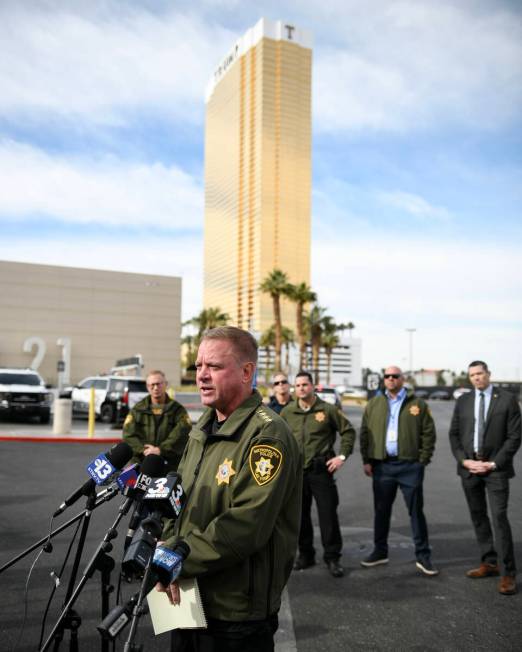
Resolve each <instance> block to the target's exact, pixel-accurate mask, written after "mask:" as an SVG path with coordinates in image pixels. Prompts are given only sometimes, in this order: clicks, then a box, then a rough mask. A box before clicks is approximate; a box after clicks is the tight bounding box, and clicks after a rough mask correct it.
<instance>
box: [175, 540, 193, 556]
mask: <svg viewBox="0 0 522 652" xmlns="http://www.w3.org/2000/svg"><path fill="white" fill-rule="evenodd" d="M174 551H175V552H177V553H178V554H179V555H181V557H183V559H186V558H187V557H188V556H189V554H190V546H189V545H188V543H185V541H179V542H178V543H177V544H176V547H175V548H174Z"/></svg>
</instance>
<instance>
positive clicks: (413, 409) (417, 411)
mask: <svg viewBox="0 0 522 652" xmlns="http://www.w3.org/2000/svg"><path fill="white" fill-rule="evenodd" d="M409 412H410V414H411V415H412V416H413V417H417V416H419V414H420V407H419V406H418V405H412V406H411V408H410V410H409Z"/></svg>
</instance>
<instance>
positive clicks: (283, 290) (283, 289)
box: [259, 269, 290, 369]
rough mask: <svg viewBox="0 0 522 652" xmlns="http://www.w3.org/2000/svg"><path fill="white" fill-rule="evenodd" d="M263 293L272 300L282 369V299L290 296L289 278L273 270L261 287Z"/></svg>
mask: <svg viewBox="0 0 522 652" xmlns="http://www.w3.org/2000/svg"><path fill="white" fill-rule="evenodd" d="M259 289H260V290H261V292H264V293H265V294H269V295H270V296H271V298H272V308H273V311H274V329H275V330H274V335H275V342H274V350H275V361H274V365H275V368H276V369H280V368H281V346H282V329H283V323H282V321H281V297H282V296H288V294H289V291H290V283H289V281H288V276H287V275H286V274H285V272H283V271H281V270H280V269H273V270H272V271H271V272H270V273H269V274H268V276H267V277H266V278H265V279H264V281H263V282H262V283H261V285H260V286H259Z"/></svg>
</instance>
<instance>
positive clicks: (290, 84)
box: [204, 19, 312, 332]
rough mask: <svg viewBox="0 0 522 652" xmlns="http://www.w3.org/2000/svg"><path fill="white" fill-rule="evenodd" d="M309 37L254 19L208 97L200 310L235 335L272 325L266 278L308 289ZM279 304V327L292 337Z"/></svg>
mask: <svg viewBox="0 0 522 652" xmlns="http://www.w3.org/2000/svg"><path fill="white" fill-rule="evenodd" d="M311 63H312V50H311V37H310V35H309V33H307V32H305V31H303V30H299V29H298V28H296V27H295V26H293V25H289V24H286V23H284V22H281V21H279V22H271V21H268V20H266V19H261V20H260V21H259V22H258V23H257V24H256V25H255V27H253V28H252V29H250V30H248V31H247V32H246V34H245V35H244V36H243V37H242V38H240V39H239V40H238V41H237V43H236V44H235V45H234V46H233V48H232V50H231V51H230V52H229V53H228V54H227V55H226V57H225V58H224V59H223V61H222V63H221V64H220V65H219V66H218V68H217V70H216V72H215V74H214V76H213V78H212V80H211V81H210V83H209V86H208V89H207V110H206V128H205V272H204V305H205V307H206V308H209V307H219V308H220V309H221V310H223V311H224V312H227V313H228V314H229V315H230V317H231V319H232V322H233V323H235V324H237V325H238V326H240V327H242V328H249V329H251V330H253V331H257V332H261V331H263V330H265V329H266V328H268V327H270V326H271V325H272V323H273V313H272V301H271V298H270V296H269V295H266V294H263V293H261V292H260V290H259V285H260V283H261V282H262V281H263V280H264V278H265V277H266V276H267V275H268V274H269V273H270V272H271V271H272V270H273V269H274V268H279V269H282V270H283V271H284V272H286V273H287V275H288V277H289V280H290V281H291V282H292V283H300V282H306V283H310V196H311ZM294 312H295V308H294V307H293V306H292V305H291V304H289V303H288V304H287V303H286V302H283V306H282V313H283V314H282V316H283V323H284V324H285V325H287V326H289V327H291V328H295V322H294V319H295V318H294Z"/></svg>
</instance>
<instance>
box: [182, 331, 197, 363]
mask: <svg viewBox="0 0 522 652" xmlns="http://www.w3.org/2000/svg"><path fill="white" fill-rule="evenodd" d="M195 341H196V336H195V335H185V336H184V337H182V338H181V344H183V345H185V346H186V347H187V349H186V354H185V369H186V370H188V369H189V367H192V366H193V365H194V364H195V362H196V350H195V348H194V343H195Z"/></svg>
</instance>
